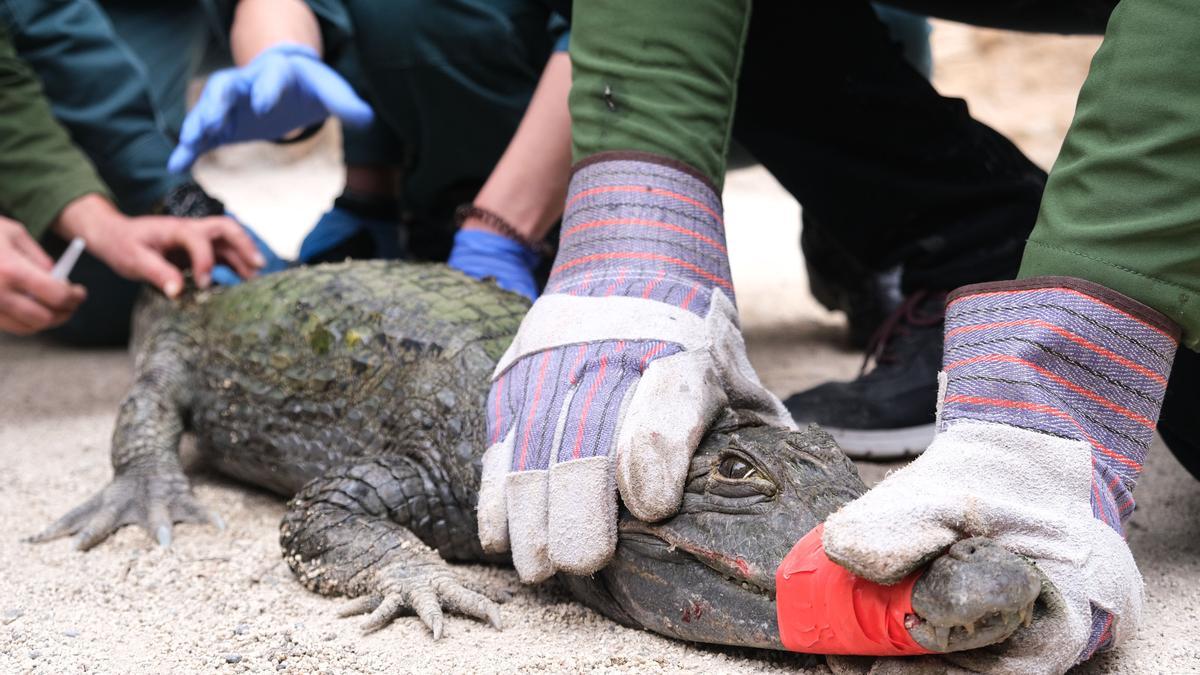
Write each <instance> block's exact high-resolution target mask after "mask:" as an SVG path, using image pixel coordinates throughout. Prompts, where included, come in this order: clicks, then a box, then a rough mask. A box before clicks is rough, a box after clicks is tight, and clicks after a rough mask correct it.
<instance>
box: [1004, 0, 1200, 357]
mask: <svg viewBox="0 0 1200 675" xmlns="http://www.w3.org/2000/svg"><path fill="white" fill-rule="evenodd" d="M1198 58H1200V5H1198V4H1197V3H1196V2H1194V0H1124V1H1123V2H1122V3H1121V4H1120V5H1118V6H1117V8H1116V10H1115V11H1114V12H1113V14H1112V18H1111V19H1110V20H1109V24H1108V30H1107V31H1106V33H1105V38H1104V44H1103V45H1101V47H1100V50H1099V51H1098V52H1097V53H1096V56H1095V58H1094V59H1093V60H1092V68H1091V71H1090V73H1089V74H1088V79H1087V81H1086V82H1085V83H1084V86H1083V89H1082V91H1081V93H1080V95H1079V104H1078V106H1077V107H1076V112H1075V119H1074V121H1073V122H1072V123H1071V129H1070V132H1069V133H1068V134H1067V138H1066V141H1065V142H1064V145H1063V149H1062V152H1060V153H1059V156H1058V160H1057V161H1056V162H1055V164H1054V169H1053V170H1052V171H1051V172H1050V179H1049V181H1048V182H1047V184H1046V192H1045V196H1044V197H1043V199H1042V209H1041V213H1040V214H1039V216H1038V222H1037V226H1036V227H1035V228H1034V230H1033V233H1032V234H1031V235H1030V237H1029V244H1028V245H1027V246H1026V248H1025V256H1024V259H1023V260H1022V264H1021V272H1020V275H1021V277H1031V276H1040V275H1067V276H1074V277H1079V278H1082V279H1087V280H1088V281H1093V282H1096V283H1099V284H1103V285H1104V286H1107V287H1109V288H1111V289H1113V290H1115V291H1117V292H1119V293H1123V294H1125V295H1127V296H1129V297H1131V298H1134V299H1136V300H1138V301H1139V302H1142V303H1143V304H1146V305H1149V306H1150V307H1153V308H1154V309H1157V310H1158V311H1160V312H1162V313H1163V314H1166V315H1167V316H1169V317H1171V318H1172V319H1173V320H1175V321H1176V322H1177V323H1179V324H1180V325H1181V326H1182V327H1183V340H1184V344H1185V345H1187V346H1188V347H1189V348H1191V349H1193V350H1197V351H1200V68H1197V66H1196V63H1197V59H1198Z"/></svg>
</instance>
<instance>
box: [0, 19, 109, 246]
mask: <svg viewBox="0 0 1200 675" xmlns="http://www.w3.org/2000/svg"><path fill="white" fill-rule="evenodd" d="M90 193H100V194H104V195H106V196H107V195H108V189H107V188H105V186H104V183H103V182H101V180H100V178H99V176H97V175H96V170H95V169H94V168H93V167H92V164H91V163H90V162H89V161H88V160H87V158H86V157H84V155H83V153H81V152H80V151H79V150H78V149H76V148H75V146H73V145H71V140H70V137H69V136H68V135H67V132H66V130H64V129H63V128H62V127H61V126H60V125H59V124H58V121H57V120H55V119H54V116H53V114H51V112H50V105H49V103H47V102H46V99H45V97H44V96H42V88H41V85H39V84H38V81H37V79H36V78H35V77H34V75H33V73H32V72H30V70H29V68H28V67H26V66H25V64H24V63H22V62H21V61H20V60H19V59H18V58H17V56H16V53H15V52H14V51H13V46H12V42H11V41H10V40H9V38H8V35H7V34H6V33H5V32H4V31H3V29H0V213H3V214H5V215H7V216H8V217H10V218H13V219H15V220H17V221H19V222H21V223H23V224H24V225H25V227H26V228H27V229H28V230H29V232H30V234H32V235H33V236H34V238H40V237H41V236H42V234H44V233H45V231H46V229H47V228H49V227H50V224H51V223H52V222H54V219H55V218H56V217H58V214H59V212H60V211H62V209H63V207H65V206H66V205H67V204H69V203H70V202H71V201H73V200H74V199H76V198H78V197H81V196H83V195H86V194H90Z"/></svg>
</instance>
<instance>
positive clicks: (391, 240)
mask: <svg viewBox="0 0 1200 675" xmlns="http://www.w3.org/2000/svg"><path fill="white" fill-rule="evenodd" d="M405 232H406V231H405V230H403V226H402V225H401V223H400V207H399V205H398V204H397V203H396V200H395V199H391V198H383V197H362V196H356V195H349V194H346V193H343V194H342V196H340V197H338V198H337V199H336V200H334V202H333V208H331V209H329V210H328V211H326V212H325V213H324V214H323V215H322V216H321V219H320V220H318V221H317V224H316V225H315V226H313V229H312V231H311V232H309V233H308V235H307V236H305V237H304V241H303V242H301V243H300V254H299V255H298V256H297V258H296V260H297V262H300V263H302V264H305V265H311V264H315V263H321V262H341V261H342V260H345V259H346V258H356V259H357V258H369V259H372V260H376V259H381V260H397V259H400V258H405V257H408V246H407V241H405V240H404V235H405Z"/></svg>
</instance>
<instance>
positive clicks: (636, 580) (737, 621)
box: [565, 412, 1042, 651]
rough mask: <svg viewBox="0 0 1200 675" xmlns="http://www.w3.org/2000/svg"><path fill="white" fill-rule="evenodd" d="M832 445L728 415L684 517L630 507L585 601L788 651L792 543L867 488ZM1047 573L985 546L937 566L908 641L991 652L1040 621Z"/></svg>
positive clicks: (582, 590)
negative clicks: (642, 514) (784, 578)
mask: <svg viewBox="0 0 1200 675" xmlns="http://www.w3.org/2000/svg"><path fill="white" fill-rule="evenodd" d="M866 489H867V488H866V486H865V485H864V484H863V482H862V480H861V479H860V478H859V476H858V471H857V470H856V469H855V467H854V465H853V464H852V463H851V462H850V460H849V459H848V458H847V457H846V456H845V455H844V454H843V453H842V452H841V450H839V449H838V448H837V446H836V444H835V443H834V441H833V439H832V438H831V437H830V436H829V435H828V434H826V433H825V432H823V431H821V430H820V429H818V428H817V427H815V426H812V427H809V428H808V429H805V430H801V431H791V430H787V429H780V428H776V427H770V426H766V425H764V424H763V423H762V422H761V421H759V420H758V418H757V417H754V416H751V415H739V414H737V413H733V412H729V413H727V414H726V415H725V416H724V417H723V418H722V419H721V420H720V421H719V422H718V424H716V425H715V426H714V427H713V428H712V429H711V430H710V431H709V432H708V434H707V435H706V436H705V438H704V440H703V441H702V443H701V445H700V448H699V449H698V450H697V452H696V454H695V456H694V458H693V459H692V464H691V470H690V472H689V474H688V482H687V486H686V488H685V490H684V496H683V504H682V507H681V509H680V512H679V514H678V515H676V516H675V517H673V518H670V519H668V520H665V521H662V522H658V523H645V522H642V521H639V520H637V519H636V518H634V517H633V516H632V515H631V514H630V513H629V512H628V511H626V510H624V509H622V512H621V516H620V526H619V543H618V546H617V554H616V557H615V558H614V559H613V561H612V562H611V563H610V564H609V565H608V566H607V567H606V568H604V569H603V570H601V571H600V572H598V573H597V574H596V575H595V576H594V577H591V578H584V577H570V576H567V577H565V579H566V581H567V583H568V584H569V585H570V586H571V588H572V590H573V591H574V593H575V595H576V596H577V597H579V598H580V599H582V600H583V601H584V602H586V603H587V604H589V605H591V606H592V607H593V608H595V609H596V610H598V611H600V612H601V613H603V614H605V615H606V616H609V617H610V618H613V619H615V620H617V621H621V622H622V623H625V624H627V625H632V626H640V627H642V628H646V629H649V630H652V631H654V632H656V633H659V634H661V635H666V636H669V637H673V638H677V639H681V640H691V641H695V642H707V643H713V644H727V645H737V646H743V647H761V648H767V649H782V648H783V645H782V643H781V642H780V638H779V628H778V624H777V620H776V614H775V570H776V568H777V567H778V566H779V563H780V562H781V561H782V560H783V558H784V556H786V555H787V553H788V552H789V551H790V550H791V548H792V546H793V545H794V544H795V543H796V541H797V540H799V539H800V538H801V537H802V536H804V535H805V534H806V533H807V532H808V531H809V530H811V529H812V528H814V527H816V525H817V524H818V523H820V522H822V521H824V520H825V518H826V517H828V516H829V515H830V514H831V513H833V512H834V511H836V510H837V509H838V508H840V507H841V506H842V505H843V504H845V503H846V502H848V501H850V500H852V499H854V498H856V497H858V496H859V495H861V494H862V493H863V492H865V491H866ZM1041 586H1042V584H1041V577H1040V575H1038V573H1037V572H1036V570H1035V569H1034V568H1033V567H1032V566H1031V565H1030V564H1029V563H1027V562H1026V561H1025V560H1024V559H1022V558H1019V557H1018V556H1016V555H1014V554H1012V553H1009V552H1008V551H1006V550H1004V549H1002V548H1000V547H999V546H996V545H995V544H992V543H991V542H990V541H989V540H985V539H979V538H976V539H969V540H964V541H961V542H959V543H957V544H955V545H954V546H952V547H951V548H950V549H949V550H947V551H946V552H945V553H944V554H943V555H941V556H940V557H938V558H937V559H936V560H935V561H934V562H933V564H932V565H931V566H930V567H929V568H928V569H927V571H926V572H925V573H924V574H923V576H922V577H921V579H920V580H919V581H918V582H917V584H916V586H915V588H914V590H913V596H912V600H913V608H914V611H915V614H914V615H911V616H910V617H909V623H908V625H909V632H910V633H911V634H912V636H913V638H914V639H916V641H917V642H919V643H921V644H922V645H923V646H925V647H926V648H928V649H931V650H934V651H958V650H962V649H972V648H975V647H980V646H983V645H987V644H992V643H994V642H998V641H1000V640H1003V639H1006V638H1007V637H1008V636H1009V635H1011V634H1012V633H1013V632H1015V631H1016V630H1017V629H1018V628H1019V627H1020V626H1021V622H1022V620H1026V621H1027V620H1028V619H1029V617H1030V616H1031V612H1032V611H1033V605H1034V601H1035V600H1036V599H1037V597H1038V594H1039V592H1040V590H1041Z"/></svg>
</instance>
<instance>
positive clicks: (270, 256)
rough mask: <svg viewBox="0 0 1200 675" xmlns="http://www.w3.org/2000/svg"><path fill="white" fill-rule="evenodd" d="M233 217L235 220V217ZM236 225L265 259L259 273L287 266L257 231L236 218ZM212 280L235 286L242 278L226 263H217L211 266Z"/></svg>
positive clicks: (278, 269)
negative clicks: (239, 226) (264, 263)
mask: <svg viewBox="0 0 1200 675" xmlns="http://www.w3.org/2000/svg"><path fill="white" fill-rule="evenodd" d="M226 215H228V216H229V217H230V218H233V215H232V214H228V213H227V214H226ZM233 219H234V220H237V218H233ZM238 225H241V226H242V229H243V230H245V231H246V234H248V235H250V239H252V240H253V241H254V245H255V246H257V247H258V252H259V253H261V254H262V257H263V259H264V260H266V261H267V264H266V265H263V266H262V268H261V269H259V270H258V273H259V274H270V273H272V272H281V271H283V270H285V269H287V268H288V262H287V261H286V260H284V259H283V258H280V257H279V256H278V255H276V254H275V251H273V250H271V247H270V246H268V245H267V242H265V241H263V240H262V237H260V236H258V233H257V232H255V231H254V230H252V229H250V228H249V227H247V226H246V224H245V223H243V222H242V221H240V220H238ZM212 280H213V283H214V284H217V285H219V286H236V285H238V284H240V283H242V278H241V277H239V276H238V273H237V272H234V271H233V268H231V267H229V266H228V265H217V266H215V267H213V271H212Z"/></svg>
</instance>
